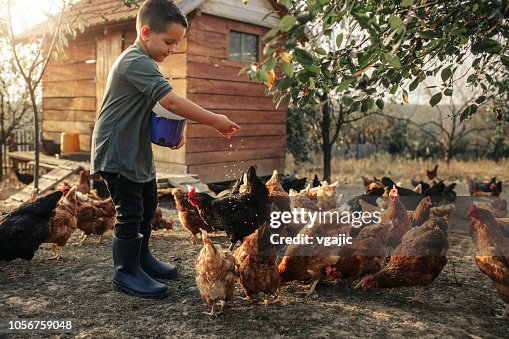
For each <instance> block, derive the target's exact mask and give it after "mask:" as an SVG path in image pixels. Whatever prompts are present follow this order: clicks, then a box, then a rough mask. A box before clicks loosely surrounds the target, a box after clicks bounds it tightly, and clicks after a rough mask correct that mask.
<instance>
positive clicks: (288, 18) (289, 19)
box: [279, 15, 297, 32]
mask: <svg viewBox="0 0 509 339" xmlns="http://www.w3.org/2000/svg"><path fill="white" fill-rule="evenodd" d="M296 24H297V18H296V17H294V16H293V15H285V16H284V17H283V18H282V19H281V20H280V21H279V28H280V29H281V30H282V31H283V32H288V31H289V30H291V29H292V28H293V26H295V25H296Z"/></svg>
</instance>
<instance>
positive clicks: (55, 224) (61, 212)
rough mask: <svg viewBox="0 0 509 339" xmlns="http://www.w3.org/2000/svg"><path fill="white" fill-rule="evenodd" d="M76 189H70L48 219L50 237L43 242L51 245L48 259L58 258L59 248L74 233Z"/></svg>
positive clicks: (76, 203) (76, 204) (75, 223)
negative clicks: (50, 253) (51, 252)
mask: <svg viewBox="0 0 509 339" xmlns="http://www.w3.org/2000/svg"><path fill="white" fill-rule="evenodd" d="M76 190H77V187H76V186H74V187H72V188H71V189H70V190H69V192H67V194H66V195H65V196H64V197H63V198H62V199H61V200H60V202H59V203H58V205H57V207H56V209H55V215H54V216H53V217H52V218H51V219H50V226H51V235H50V236H49V238H47V239H46V240H45V241H44V242H45V243H49V244H51V250H52V251H53V256H52V257H51V258H50V259H58V258H60V253H58V252H59V251H60V247H63V246H65V244H66V243H67V240H69V238H70V237H71V235H72V234H73V233H74V231H76V225H77V220H76V212H77V209H78V202H77V198H76Z"/></svg>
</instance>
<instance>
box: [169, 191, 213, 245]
mask: <svg viewBox="0 0 509 339" xmlns="http://www.w3.org/2000/svg"><path fill="white" fill-rule="evenodd" d="M171 193H172V194H173V199H174V200H175V206H176V208H177V212H178V217H179V220H180V224H181V225H182V227H183V228H185V229H186V230H188V231H189V232H191V241H195V240H196V239H198V237H197V235H199V236H201V232H200V229H202V230H205V231H207V232H212V231H214V229H213V228H212V227H210V226H209V225H207V224H206V223H205V221H203V219H202V218H201V217H200V213H199V212H198V208H196V207H195V206H193V205H192V204H191V203H190V202H189V201H188V198H189V196H188V194H187V192H185V191H184V190H182V189H180V188H175V189H174V190H173V191H172V192H171Z"/></svg>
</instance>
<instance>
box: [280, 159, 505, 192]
mask: <svg viewBox="0 0 509 339" xmlns="http://www.w3.org/2000/svg"><path fill="white" fill-rule="evenodd" d="M435 164H438V165H439V167H438V178H439V179H444V180H445V181H446V182H458V181H460V182H463V181H465V178H466V176H470V177H472V178H477V179H480V180H487V179H490V178H492V177H495V176H496V177H497V180H502V181H505V180H507V175H508V171H507V169H508V168H509V160H508V159H503V160H501V161H499V162H498V163H496V162H494V161H491V160H472V161H468V162H465V161H459V160H452V161H451V162H450V164H449V166H447V164H446V163H445V161H443V160H438V161H436V162H435V161H432V160H410V159H404V158H401V157H393V156H391V155H390V154H387V153H380V154H375V155H373V156H371V157H368V158H363V159H338V158H334V159H333V160H332V163H331V171H332V175H331V179H332V181H335V180H337V181H339V182H340V183H352V182H358V183H361V176H366V177H372V176H373V175H375V176H376V177H377V178H380V177H383V176H388V177H390V178H391V179H393V180H395V181H400V182H402V183H404V184H405V186H408V184H406V183H408V182H409V181H410V179H422V180H424V181H429V180H428V179H427V178H426V176H425V169H426V168H428V169H431V168H433V166H434V165H435ZM322 167H323V166H322V157H321V156H316V157H315V158H314V159H313V162H312V163H302V164H298V165H295V164H294V162H293V157H292V156H291V155H287V160H286V172H287V173H296V174H297V175H298V176H299V177H307V178H308V180H312V179H313V177H314V175H315V174H318V177H319V178H321V177H322V175H323V170H322Z"/></svg>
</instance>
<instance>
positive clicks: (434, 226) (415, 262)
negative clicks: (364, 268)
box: [362, 218, 449, 300]
mask: <svg viewBox="0 0 509 339" xmlns="http://www.w3.org/2000/svg"><path fill="white" fill-rule="evenodd" d="M447 229H448V225H447V221H446V220H445V219H444V218H436V219H431V220H428V221H426V222H425V223H424V224H422V226H419V227H414V228H412V229H411V230H410V231H408V232H407V233H406V234H405V236H404V237H403V239H402V241H401V244H399V245H398V247H396V249H395V250H394V253H393V254H392V256H391V259H390V260H389V263H388V264H387V266H386V267H385V268H384V269H382V270H381V271H379V272H377V273H375V274H374V275H370V276H367V277H365V278H364V280H363V283H362V286H363V288H364V289H366V290H369V289H372V288H397V287H407V286H421V288H420V289H419V290H418V291H417V293H416V295H415V297H414V299H416V300H419V299H420V297H421V295H422V292H423V290H424V287H425V286H427V285H429V284H431V283H432V282H433V281H434V280H435V279H436V278H437V277H438V276H439V275H440V272H442V269H443V268H444V266H445V265H446V264H447V257H446V256H445V255H446V252H447V249H448V246H449V243H448V240H447Z"/></svg>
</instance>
